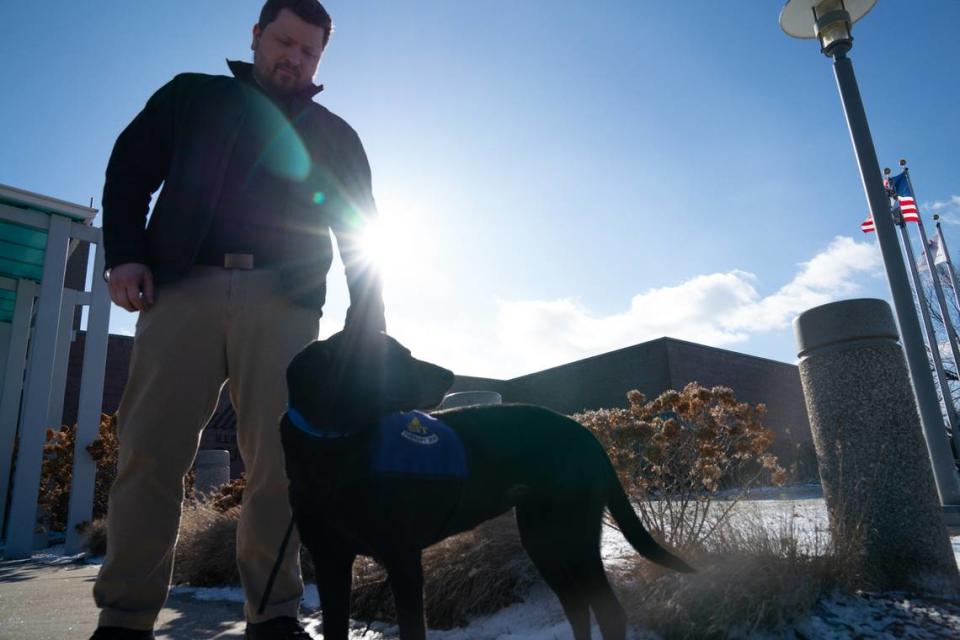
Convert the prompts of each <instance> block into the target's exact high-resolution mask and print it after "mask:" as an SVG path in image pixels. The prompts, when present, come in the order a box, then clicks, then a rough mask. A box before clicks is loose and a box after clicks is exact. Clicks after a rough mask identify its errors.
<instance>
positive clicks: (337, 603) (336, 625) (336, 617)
mask: <svg viewBox="0 0 960 640" xmlns="http://www.w3.org/2000/svg"><path fill="white" fill-rule="evenodd" d="M310 555H311V556H312V557H313V564H314V568H315V569H316V573H317V591H318V592H319V594H320V606H321V608H322V609H323V638H324V640H347V638H348V637H349V634H350V588H351V586H352V584H353V561H354V559H355V558H356V555H355V554H354V553H352V552H351V551H349V547H347V546H346V545H344V544H343V542H341V541H334V540H331V539H327V540H326V543H325V544H323V545H322V546H321V547H320V548H317V549H310Z"/></svg>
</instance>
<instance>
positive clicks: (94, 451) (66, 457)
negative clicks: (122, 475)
mask: <svg viewBox="0 0 960 640" xmlns="http://www.w3.org/2000/svg"><path fill="white" fill-rule="evenodd" d="M116 423H117V420H116V416H109V415H107V414H102V415H101V416H100V428H99V436H98V437H97V439H96V440H94V441H93V442H92V443H91V444H90V445H89V446H88V447H87V453H89V454H90V456H91V457H92V458H93V459H94V461H95V462H96V465H97V472H96V480H95V485H94V492H93V518H94V519H96V518H102V517H103V516H104V514H106V513H107V497H108V495H109V493H110V486H111V485H112V484H113V480H114V478H116V476H117V445H118V442H117V425H116ZM76 435H77V426H76V425H73V426H71V427H68V426H62V427H60V429H59V430H54V429H47V441H46V443H45V444H44V445H43V467H42V471H41V474H40V496H39V503H40V506H41V507H42V508H43V511H44V512H45V514H46V523H45V527H46V528H48V529H49V530H52V531H63V530H65V529H66V528H67V509H68V507H69V500H70V484H71V480H72V478H73V451H74V447H75V445H76ZM84 524H86V523H80V526H83V525H84Z"/></svg>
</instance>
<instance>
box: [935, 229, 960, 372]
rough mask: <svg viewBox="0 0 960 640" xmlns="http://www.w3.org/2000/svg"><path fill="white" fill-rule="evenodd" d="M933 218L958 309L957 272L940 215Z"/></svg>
mask: <svg viewBox="0 0 960 640" xmlns="http://www.w3.org/2000/svg"><path fill="white" fill-rule="evenodd" d="M933 220H934V222H936V223H937V237H938V238H940V247H941V248H942V249H943V255H944V257H945V258H946V259H947V273H948V274H950V286H951V287H953V299H954V301H955V302H956V303H957V309H958V310H960V293H958V290H957V274H956V272H955V271H954V270H953V261H952V260H950V250H949V249H947V241H946V239H945V238H944V237H943V229H942V228H941V227H940V216H939V215H936V214H934V216H933ZM958 373H960V372H958Z"/></svg>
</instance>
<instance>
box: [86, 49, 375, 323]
mask: <svg viewBox="0 0 960 640" xmlns="http://www.w3.org/2000/svg"><path fill="white" fill-rule="evenodd" d="M229 65H230V69H231V71H232V72H233V73H234V76H235V77H233V78H231V77H229V76H213V75H206V74H199V73H185V74H181V75H178V76H176V77H175V78H174V79H173V80H171V81H170V82H169V83H167V84H166V85H164V86H163V87H161V88H160V89H159V90H158V91H157V92H156V93H155V94H154V95H153V96H152V97H151V98H150V100H149V101H148V102H147V105H146V107H144V109H143V111H141V112H140V113H139V114H138V115H137V117H136V118H135V119H134V120H133V122H131V123H130V125H129V126H127V128H126V129H125V130H124V131H123V133H121V134H120V137H119V138H118V139H117V142H116V145H115V146H114V148H113V153H112V155H111V157H110V162H109V165H108V166H107V175H106V184H105V186H104V192H103V233H104V248H105V250H106V265H107V268H108V269H109V268H112V267H115V266H117V265H120V264H124V263H128V262H137V263H142V264H146V265H148V266H149V267H150V269H151V271H152V272H153V275H154V280H155V282H156V283H157V284H158V288H161V289H162V285H163V284H164V283H169V282H173V281H175V280H177V279H180V278H182V277H184V276H185V275H186V274H187V273H188V271H189V270H190V268H191V267H192V266H193V264H194V263H195V261H196V259H197V255H198V252H199V251H200V248H201V246H202V245H203V242H204V240H205V238H206V237H207V233H208V231H209V230H210V229H211V227H212V225H213V222H214V219H215V217H216V216H233V217H236V218H241V219H248V220H249V219H255V218H257V217H260V219H263V220H275V221H276V224H277V225H282V227H283V228H284V230H285V231H287V232H286V233H283V234H282V237H283V241H282V244H283V245H284V246H283V247H282V253H283V256H284V260H283V262H282V264H278V265H277V266H278V268H281V269H283V271H284V282H285V284H286V285H287V286H288V288H289V292H290V295H291V297H292V298H293V299H295V300H298V301H299V302H301V303H302V304H305V305H308V306H311V307H313V308H316V309H317V310H319V309H320V307H321V306H322V305H323V302H324V298H325V295H326V284H325V281H326V274H327V271H328V270H329V268H330V263H331V260H332V244H331V240H330V230H331V229H332V230H333V231H334V233H335V234H336V235H337V243H338V246H339V248H340V254H341V257H342V259H343V262H344V265H345V267H346V272H347V284H348V288H349V290H350V301H351V307H350V311H349V312H348V319H349V318H351V317H354V316H355V314H362V315H363V316H364V317H365V320H373V321H374V322H376V321H377V320H376V319H375V317H378V318H379V319H380V320H379V321H380V322H382V317H383V303H382V297H381V286H380V279H379V276H378V274H377V272H376V270H375V269H373V268H372V267H370V266H369V265H367V264H365V262H364V260H363V259H362V256H361V255H360V250H359V249H360V248H359V242H358V235H359V231H360V230H361V228H362V227H363V225H364V223H365V222H366V221H368V220H369V219H370V218H371V217H372V216H374V215H375V205H374V201H373V195H372V192H371V184H370V182H371V181H370V166H369V164H368V162H367V158H366V154H365V153H364V151H363V146H362V145H361V143H360V139H359V137H358V136H357V134H356V132H355V131H354V130H353V129H352V128H351V127H350V126H349V125H348V124H347V123H346V122H344V121H343V120H342V119H341V118H339V117H337V116H336V115H334V114H332V113H331V112H330V111H328V110H327V109H326V108H324V107H322V106H320V105H318V104H316V103H315V102H313V100H312V98H313V96H314V95H315V94H316V93H317V92H318V91H319V90H320V88H319V87H311V88H310V89H308V90H307V91H305V92H303V93H300V94H298V95H297V96H294V97H293V98H292V99H291V100H290V101H289V102H288V103H286V104H283V105H282V106H283V107H286V111H287V112H286V113H284V111H283V110H282V109H281V107H278V106H277V104H275V103H274V102H273V101H272V100H270V99H269V98H268V97H267V96H266V94H265V93H264V92H263V91H261V90H260V89H259V88H257V87H256V85H255V84H254V81H253V79H252V65H250V64H248V63H244V62H235V61H231V62H229ZM241 131H243V132H244V133H243V135H244V136H248V135H250V134H251V132H252V135H253V140H249V139H246V137H245V138H244V139H243V140H238V138H240V135H241V133H240V132H241ZM238 143H239V144H238ZM241 150H242V151H241ZM251 181H255V183H256V185H257V186H256V190H257V191H256V195H257V197H256V198H253V197H251V198H246V197H237V194H238V193H242V192H243V189H244V188H245V187H247V186H248V183H250V182H251ZM161 183H162V184H163V189H162V190H161V192H160V195H159V196H158V199H157V202H156V204H155V206H154V210H153V214H152V215H151V216H150V220H149V224H148V223H147V212H148V210H149V204H150V197H151V194H152V193H153V192H155V191H156V190H157V189H158V188H159V187H160V185H161ZM264 204H266V205H267V210H264ZM244 207H248V208H250V209H251V210H247V211H242V210H240V211H238V208H240V209H242V208H244ZM224 208H229V210H228V211H225V210H224ZM254 208H255V210H254ZM221 219H223V218H221ZM228 219H229V218H228ZM370 316H374V317H370Z"/></svg>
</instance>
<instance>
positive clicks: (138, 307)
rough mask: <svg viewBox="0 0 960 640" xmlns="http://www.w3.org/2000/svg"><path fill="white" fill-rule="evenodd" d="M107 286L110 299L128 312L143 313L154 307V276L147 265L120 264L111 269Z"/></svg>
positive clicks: (134, 263)
mask: <svg viewBox="0 0 960 640" xmlns="http://www.w3.org/2000/svg"><path fill="white" fill-rule="evenodd" d="M107 286H108V287H109V288H110V299H111V300H113V302H114V303H115V304H116V305H117V306H119V307H123V308H124V309H126V310H127V311H143V310H145V309H149V308H150V307H152V306H153V302H154V295H153V274H152V273H151V272H150V267H148V266H147V265H145V264H139V263H137V262H127V263H125V264H118V265H117V266H115V267H113V268H112V269H110V276H109V279H108V280H107Z"/></svg>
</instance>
